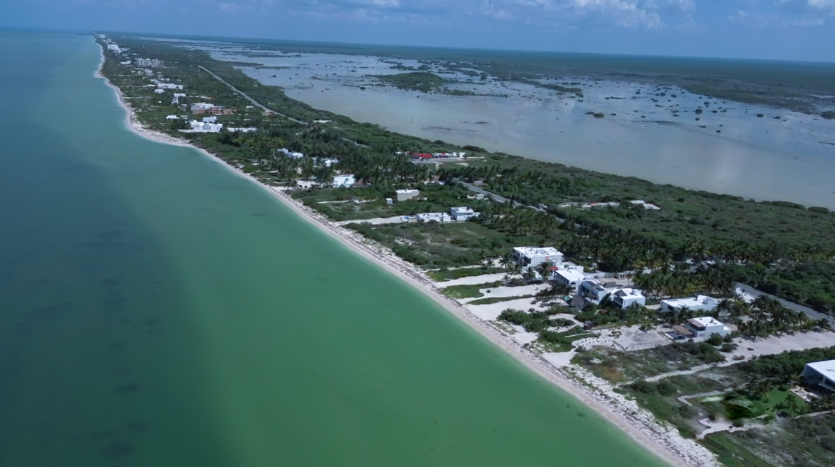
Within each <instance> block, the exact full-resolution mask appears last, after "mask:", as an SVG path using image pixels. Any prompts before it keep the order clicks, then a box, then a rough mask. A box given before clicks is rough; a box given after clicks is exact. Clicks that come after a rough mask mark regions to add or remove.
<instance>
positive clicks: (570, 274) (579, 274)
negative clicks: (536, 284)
mask: <svg viewBox="0 0 835 467" xmlns="http://www.w3.org/2000/svg"><path fill="white" fill-rule="evenodd" d="M585 279H586V274H585V273H584V272H583V267H582V266H575V267H573V268H566V269H557V270H555V271H553V273H552V274H551V281H553V282H555V283H557V284H564V285H567V286H568V287H570V288H571V290H572V291H575V290H577V288H578V287H579V286H580V284H581V283H582V282H583V281H584V280H585Z"/></svg>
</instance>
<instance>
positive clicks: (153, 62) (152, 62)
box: [136, 58, 165, 68]
mask: <svg viewBox="0 0 835 467" xmlns="http://www.w3.org/2000/svg"><path fill="white" fill-rule="evenodd" d="M136 66H141V67H149V68H163V67H165V62H163V61H162V60H157V59H156V58H154V59H147V58H137V59H136Z"/></svg>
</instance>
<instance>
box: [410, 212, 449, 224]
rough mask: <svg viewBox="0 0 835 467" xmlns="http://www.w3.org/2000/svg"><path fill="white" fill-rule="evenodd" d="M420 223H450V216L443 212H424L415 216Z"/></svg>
mask: <svg viewBox="0 0 835 467" xmlns="http://www.w3.org/2000/svg"><path fill="white" fill-rule="evenodd" d="M417 218H418V221H420V222H430V221H435V222H452V220H453V219H452V216H450V215H449V214H447V213H445V212H425V213H422V214H418V215H417Z"/></svg>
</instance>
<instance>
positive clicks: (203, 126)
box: [180, 120, 223, 133]
mask: <svg viewBox="0 0 835 467" xmlns="http://www.w3.org/2000/svg"><path fill="white" fill-rule="evenodd" d="M189 125H191V130H180V131H187V132H193V133H219V132H220V130H221V129H222V128H223V124H222V123H207V122H198V121H197V120H192V121H190V122H189Z"/></svg>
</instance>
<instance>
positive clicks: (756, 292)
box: [736, 283, 835, 325]
mask: <svg viewBox="0 0 835 467" xmlns="http://www.w3.org/2000/svg"><path fill="white" fill-rule="evenodd" d="M736 286H737V287H739V288H740V289H742V291H743V292H745V293H747V294H749V295H751V296H752V297H759V296H761V295H765V296H767V297H771V298H773V299H775V300H777V301H778V302H780V303H782V304H783V306H784V307H786V308H789V309H791V310H794V311H800V312H803V313H804V314H806V316H808V317H809V318H812V319H814V320H819V319H827V320H829V324H831V325H835V319H834V318H832V317H831V316H829V315H827V314H826V313H821V312H819V311H815V310H813V309H811V308H809V307H805V306H803V305H798V304H797V303H793V302H790V301H788V300H783V299H782V298H780V297H775V296H774V295H770V294H767V293H765V292H760V291H759V290H757V289H755V288H753V287H751V286H748V285H745V284H740V283H737V284H736Z"/></svg>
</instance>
